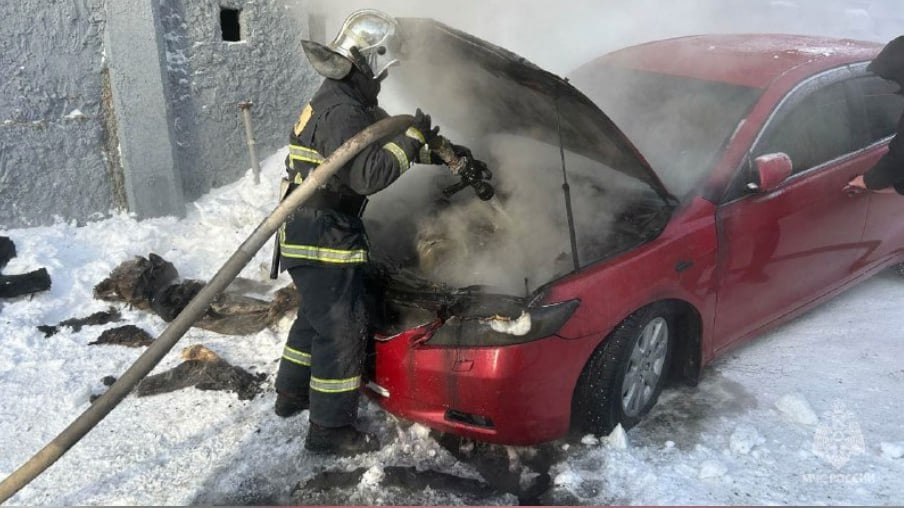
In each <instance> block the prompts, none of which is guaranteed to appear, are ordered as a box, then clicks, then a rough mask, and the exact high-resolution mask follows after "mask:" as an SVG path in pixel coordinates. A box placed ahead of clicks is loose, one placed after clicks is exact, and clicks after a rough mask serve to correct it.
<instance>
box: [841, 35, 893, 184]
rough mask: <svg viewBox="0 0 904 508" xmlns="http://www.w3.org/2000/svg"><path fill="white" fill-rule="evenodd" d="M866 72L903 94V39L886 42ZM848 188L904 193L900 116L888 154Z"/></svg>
mask: <svg viewBox="0 0 904 508" xmlns="http://www.w3.org/2000/svg"><path fill="white" fill-rule="evenodd" d="M867 70H869V71H871V72H873V73H875V74H876V75H877V76H879V77H881V78H883V79H887V80H889V81H893V82H895V83H897V84H898V85H899V86H900V87H901V90H899V91H898V93H902V92H904V36H901V37H898V38H896V39H895V40H893V41H891V42H889V43H888V44H887V45H886V46H885V47H884V48H883V49H882V51H881V52H879V55H878V56H876V58H875V59H874V60H873V61H872V62H870V64H869V67H867ZM848 185H849V186H850V187H853V188H855V189H860V190H872V191H877V192H894V191H897V192H898V194H904V115H902V116H901V118H900V119H899V120H898V132H897V133H896V134H895V137H894V138H892V140H891V143H890V144H889V145H888V153H886V154H885V155H883V156H882V158H881V159H879V162H878V163H876V165H875V166H873V167H872V168H871V169H870V170H869V171H867V172H866V173H865V174H863V175H860V176H857V177H856V178H854V179H853V180H851V181H850V183H848Z"/></svg>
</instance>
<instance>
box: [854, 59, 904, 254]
mask: <svg viewBox="0 0 904 508" xmlns="http://www.w3.org/2000/svg"><path fill="white" fill-rule="evenodd" d="M854 72H855V73H856V77H855V79H854V80H853V81H854V85H855V90H854V93H855V95H854V100H855V102H859V103H860V105H861V106H862V109H863V111H864V113H865V114H864V117H865V121H864V122H863V124H862V129H861V130H860V138H859V140H858V142H859V144H860V146H862V147H864V150H865V152H866V155H867V157H869V160H870V166H871V165H872V164H873V163H874V162H876V161H878V160H879V158H880V157H881V156H882V154H884V153H885V150H886V148H885V147H886V145H887V143H888V141H889V140H890V139H891V137H892V136H894V135H895V132H896V130H897V127H898V122H899V119H900V118H901V114H902V113H904V96H902V95H901V94H900V93H898V90H899V88H900V87H899V86H898V85H897V84H895V83H892V82H891V81H887V80H884V79H882V78H880V77H878V76H875V75H872V74H870V73H867V71H866V69H865V65H863V66H858V68H855V70H854ZM868 199H869V214H868V216H867V220H866V227H865V229H864V232H863V240H864V242H865V243H866V244H867V245H869V246H870V247H871V248H870V249H869V250H867V251H865V252H864V256H863V258H862V260H861V264H862V265H863V266H864V267H871V266H875V265H878V264H882V263H885V262H888V261H889V260H892V261H894V260H896V259H897V256H899V255H900V252H901V248H902V246H904V221H902V220H901V216H902V215H904V198H902V197H901V196H900V195H899V194H897V193H877V192H871V193H869V195H868Z"/></svg>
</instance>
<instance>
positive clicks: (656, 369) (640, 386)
mask: <svg viewBox="0 0 904 508" xmlns="http://www.w3.org/2000/svg"><path fill="white" fill-rule="evenodd" d="M668 344H669V324H668V322H667V321H666V320H665V318H662V317H657V318H654V319H652V320H650V322H649V323H647V325H646V326H644V328H643V330H642V331H641V332H640V335H639V336H638V337H637V341H636V342H635V343H634V349H633V350H632V351H631V357H630V358H629V360H628V368H627V370H626V371H625V378H624V381H622V389H621V394H622V410H623V411H624V413H625V415H626V416H629V417H636V416H639V415H640V413H641V411H642V410H643V409H644V408H645V407H646V406H647V404H648V403H649V402H650V400H651V399H652V398H653V394H654V393H656V387H657V386H658V385H659V380H660V379H661V378H662V371H663V367H664V366H665V358H666V354H667V353H668Z"/></svg>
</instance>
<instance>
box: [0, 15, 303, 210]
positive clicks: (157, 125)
mask: <svg viewBox="0 0 904 508" xmlns="http://www.w3.org/2000/svg"><path fill="white" fill-rule="evenodd" d="M221 7H227V8H232V9H237V10H240V11H241V15H240V21H241V28H242V34H241V39H242V40H241V41H239V42H225V41H223V37H222V32H221V29H220V9H221ZM307 19H308V18H307V14H306V13H305V9H304V2H302V1H295V2H293V3H291V4H290V5H288V6H286V5H285V4H284V3H283V2H281V1H278V0H222V1H216V0H66V1H47V0H15V1H13V0H9V1H6V0H4V1H2V2H0V20H2V21H0V26H2V29H0V76H3V79H2V80H0V228H4V227H7V228H8V227H20V226H30V225H40V224H47V223H50V222H53V221H54V220H56V218H62V219H65V220H79V221H83V220H87V219H90V218H92V217H102V216H105V215H106V214H108V213H110V212H111V211H113V210H122V209H128V210H130V211H133V212H137V214H138V215H139V216H141V217H148V216H155V215H168V214H173V215H181V214H182V212H183V210H184V208H183V203H182V202H183V199H182V197H183V196H182V195H181V194H184V197H185V199H188V200H191V199H194V198H197V197H198V196H200V195H202V194H203V193H205V192H207V191H208V190H209V189H210V188H211V187H215V186H219V185H223V184H225V183H228V182H231V181H234V180H235V179H236V178H238V177H239V176H240V175H241V174H243V172H244V171H245V170H247V169H248V168H249V167H250V163H249V159H248V153H247V147H246V145H245V138H244V127H243V124H242V122H241V117H240V112H239V110H238V103H239V102H241V101H245V100H250V101H252V102H253V103H254V107H253V109H252V114H253V115H252V116H253V120H254V128H255V137H256V139H257V142H258V153H259V155H260V156H261V157H264V156H267V155H269V154H270V153H272V152H273V151H275V150H276V149H277V148H279V147H282V146H285V144H286V142H287V137H288V130H289V128H290V127H291V125H292V123H293V122H294V120H295V118H296V117H297V115H298V111H299V110H300V108H301V106H302V105H303V104H304V102H305V101H306V100H307V99H308V98H309V97H310V95H311V94H312V93H313V91H314V90H315V88H316V86H317V84H318V83H319V78H318V77H317V75H316V74H315V73H314V72H313V71H312V70H311V69H310V68H309V67H308V64H307V62H306V60H305V58H304V55H303V53H302V51H301V48H300V40H301V38H302V37H303V36H305V35H306V32H307ZM180 193H181V194H180Z"/></svg>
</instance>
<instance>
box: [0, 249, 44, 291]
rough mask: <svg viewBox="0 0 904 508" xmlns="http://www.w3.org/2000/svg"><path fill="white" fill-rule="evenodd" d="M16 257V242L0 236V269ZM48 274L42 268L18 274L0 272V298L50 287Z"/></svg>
mask: <svg viewBox="0 0 904 508" xmlns="http://www.w3.org/2000/svg"><path fill="white" fill-rule="evenodd" d="M14 257H16V244H14V243H13V241H12V240H10V239H9V237H6V236H0V270H2V269H3V268H5V267H6V264H7V263H9V260H10V259H12V258H14ZM50 284H51V281H50V274H48V273H47V270H46V269H44V268H39V269H37V270H34V271H32V272H28V273H23V274H20V275H3V274H2V273H0V298H15V297H17V296H24V295H30V294H33V293H39V292H41V291H47V290H48V289H50Z"/></svg>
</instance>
